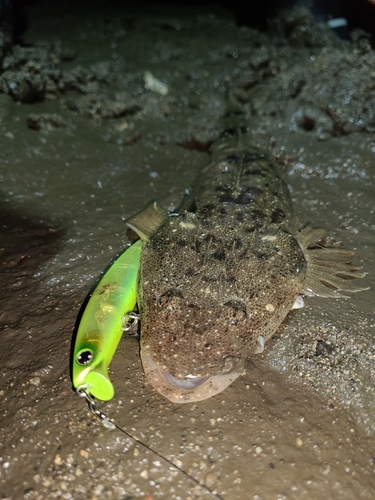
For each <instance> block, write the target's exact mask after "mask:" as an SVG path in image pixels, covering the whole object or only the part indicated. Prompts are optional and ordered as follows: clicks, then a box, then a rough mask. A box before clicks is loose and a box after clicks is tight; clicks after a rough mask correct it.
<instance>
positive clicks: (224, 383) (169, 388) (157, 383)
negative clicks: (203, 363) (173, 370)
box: [141, 351, 241, 403]
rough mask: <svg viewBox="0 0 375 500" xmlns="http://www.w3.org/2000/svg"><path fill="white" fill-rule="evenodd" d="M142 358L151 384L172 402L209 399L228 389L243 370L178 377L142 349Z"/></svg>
mask: <svg viewBox="0 0 375 500" xmlns="http://www.w3.org/2000/svg"><path fill="white" fill-rule="evenodd" d="M141 360H142V365H143V370H144V373H145V375H146V377H147V379H148V380H149V382H150V383H151V385H152V386H153V387H154V389H155V390H156V391H158V392H159V393H160V394H162V395H163V396H164V397H165V398H167V399H169V400H170V401H172V403H192V402H196V401H203V400H205V399H208V398H210V397H212V396H214V395H215V394H218V393H219V392H221V391H223V390H224V389H226V388H227V387H228V386H229V385H231V384H232V382H234V381H235V380H236V379H237V378H238V377H239V376H240V375H241V371H239V372H237V371H233V372H231V373H227V374H224V375H212V376H209V377H194V376H188V377H186V378H185V379H178V378H176V377H173V375H171V374H170V373H168V372H167V371H166V370H164V369H163V368H161V367H160V366H158V364H157V363H156V362H155V361H154V360H153V359H152V358H150V356H148V355H147V354H145V353H144V352H142V351H141Z"/></svg>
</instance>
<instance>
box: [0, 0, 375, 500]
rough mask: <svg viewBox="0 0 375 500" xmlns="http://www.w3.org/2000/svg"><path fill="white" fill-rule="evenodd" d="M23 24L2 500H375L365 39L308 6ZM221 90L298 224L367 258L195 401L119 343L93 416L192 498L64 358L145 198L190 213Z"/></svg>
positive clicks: (122, 10)
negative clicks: (84, 393) (261, 14)
mask: <svg viewBox="0 0 375 500" xmlns="http://www.w3.org/2000/svg"><path fill="white" fill-rule="evenodd" d="M26 18H27V22H28V24H27V29H26V31H25V32H24V34H23V38H22V44H21V45H18V46H15V47H13V49H12V50H10V51H8V53H7V55H6V56H5V58H4V59H3V61H2V70H1V74H0V90H1V93H0V179H1V185H0V193H1V194H0V196H1V199H0V206H1V213H0V217H1V228H0V230H1V236H0V238H1V240H0V247H1V260H0V264H1V268H0V272H1V278H0V279H1V288H0V322H1V346H2V369H1V386H0V400H1V420H0V428H1V430H0V432H1V439H0V441H1V450H0V498H2V499H3V500H5V499H9V500H10V499H11V500H19V499H28V500H31V499H33V500H34V499H54V498H56V499H67V500H69V499H78V498H79V499H90V500H95V499H121V500H125V499H126V500H130V499H135V498H141V499H144V500H152V499H155V500H156V499H158V498H165V499H168V500H169V499H171V500H172V499H175V500H177V499H182V500H188V499H200V498H202V499H203V498H204V499H211V498H212V499H214V498H218V497H217V496H215V493H213V491H216V492H217V495H219V497H220V498H223V499H225V500H240V499H241V500H242V499H249V500H269V499H272V500H284V499H288V500H289V499H299V500H300V499H309V500H314V499H321V498H327V499H336V498H340V499H348V500H351V499H354V498H355V499H371V498H374V491H375V452H374V447H373V440H374V433H375V412H374V407H375V383H374V380H375V367H374V361H375V336H374V324H375V318H374V309H373V304H374V299H375V297H374V284H375V283H374V264H373V256H374V246H375V234H374V230H375V216H374V210H375V198H374V180H375V134H374V132H375V101H374V90H375V88H374V81H375V79H374V78H375V55H374V51H373V50H372V49H371V46H370V44H369V41H368V38H367V37H366V35H365V34H364V33H362V32H354V33H352V40H351V41H343V40H340V39H338V38H336V36H335V35H334V34H333V33H331V32H330V31H329V30H328V29H327V28H326V27H325V26H322V25H317V24H315V22H314V20H313V18H312V17H311V16H310V15H309V14H308V13H307V12H306V11H301V10H294V11H289V12H286V13H280V14H279V15H278V17H277V18H276V19H274V20H273V21H271V22H270V24H269V29H268V31H267V32H260V31H258V30H256V29H252V28H249V27H246V26H242V27H241V26H238V25H237V24H236V23H235V21H234V18H233V17H232V16H231V14H230V13H228V12H226V11H223V10H219V9H216V8H214V7H210V8H188V7H186V8H177V7H175V8H173V7H161V6H157V5H153V6H152V5H149V6H147V7H145V5H140V6H138V7H137V5H136V4H135V5H130V4H127V3H123V4H122V7H120V5H117V6H112V5H111V4H109V3H108V2H94V3H92V2H90V3H88V2H87V3H84V2H81V3H78V4H74V3H69V2H64V3H61V4H57V5H55V6H54V5H53V4H52V2H38V3H36V4H34V5H31V6H30V7H29V8H28V10H27V11H26ZM147 72H149V73H147ZM227 86H229V87H230V88H231V90H232V91H233V93H234V95H235V96H236V98H237V100H238V102H239V103H241V105H242V107H243V109H244V111H245V113H246V117H247V120H248V127H249V133H248V135H249V139H250V140H251V141H252V142H253V143H254V144H256V145H258V146H260V147H263V148H265V149H267V150H268V151H270V152H271V154H273V156H274V157H275V161H277V162H278V163H279V164H280V168H281V169H283V170H284V171H285V172H286V174H287V177H288V183H289V186H290V189H291V193H292V197H293V201H294V207H295V210H296V212H297V214H298V216H299V218H300V220H301V223H302V224H304V223H306V222H309V221H311V222H313V223H314V225H316V226H324V227H326V228H327V229H328V230H329V241H330V242H331V243H332V244H336V245H341V244H342V245H344V246H345V247H348V248H352V249H354V250H355V251H356V255H355V261H354V262H355V263H356V264H357V265H361V266H363V268H364V269H365V270H366V271H367V272H368V275H367V276H366V278H365V279H363V280H362V285H363V286H369V287H370V289H369V290H368V291H365V292H361V293H358V294H354V295H352V296H351V297H350V298H348V299H340V300H335V299H330V300H329V299H319V298H308V299H306V300H305V308H304V309H302V310H300V311H298V312H297V313H296V314H294V315H293V317H291V318H289V321H288V323H287V324H285V325H283V326H282V328H281V329H280V331H279V332H278V333H277V335H275V337H274V338H273V339H272V340H270V341H269V342H268V343H267V345H266V350H265V351H264V353H263V354H262V355H257V356H254V357H253V358H252V359H250V360H249V361H248V363H247V372H246V374H244V375H243V376H242V377H240V378H239V379H238V380H236V382H235V383H233V384H232V386H230V387H229V388H228V389H227V390H225V391H224V392H222V393H221V394H218V395H217V396H215V397H213V398H211V399H209V400H206V401H203V402H201V403H197V404H185V405H176V404H173V403H170V402H168V401H166V400H164V399H163V398H162V396H160V395H159V394H158V393H156V392H155V391H154V390H153V389H152V387H151V386H150V384H149V383H148V382H147V380H146V378H145V376H144V374H143V372H142V368H141V363H140V359H139V350H138V342H137V340H136V339H135V338H132V337H129V336H124V338H123V339H122V340H121V342H120V345H119V348H118V350H117V352H116V355H115V357H114V359H113V362H112V364H111V367H110V375H111V378H112V381H113V383H114V386H115V397H114V399H113V400H112V401H110V402H109V403H102V404H101V405H100V407H101V409H102V411H104V412H105V413H106V414H107V415H108V416H109V417H110V418H111V419H113V420H114V421H115V422H116V424H117V425H118V426H120V427H122V428H124V429H125V430H126V431H127V432H129V433H131V434H132V435H134V436H135V437H136V438H137V439H138V440H139V441H142V442H143V443H144V444H145V445H147V446H148V447H149V448H152V449H153V450H156V451H157V453H159V454H160V455H162V456H164V457H166V458H167V459H168V460H169V461H171V462H173V463H174V464H176V465H177V466H178V467H179V468H180V469H182V470H183V471H185V472H187V473H188V474H190V476H192V477H193V478H195V480H196V481H198V482H199V483H200V484H201V485H202V486H200V485H199V484H197V483H194V481H192V480H191V479H189V477H187V476H186V475H185V474H184V473H183V472H181V470H179V469H176V468H174V467H173V466H172V465H171V463H168V462H166V461H165V460H163V459H162V458H161V457H160V456H159V455H157V454H155V453H153V452H152V451H151V450H150V449H146V448H145V447H143V446H142V445H141V444H140V443H139V442H136V441H134V440H132V439H131V438H129V437H127V436H126V435H125V434H124V433H122V432H121V431H119V430H108V429H106V428H105V427H104V426H103V425H102V423H101V422H100V421H99V420H98V419H97V418H96V417H95V416H94V415H92V414H91V413H90V412H89V411H88V408H87V405H86V404H85V401H84V400H83V399H80V398H79V397H78V396H77V395H76V394H75V393H74V391H73V390H72V386H71V380H70V373H69V361H70V348H71V340H72V334H73V330H74V326H75V322H76V318H77V315H78V313H79V311H80V308H81V306H82V304H83V303H84V300H85V298H86V296H87V294H88V292H89V290H90V288H91V287H92V286H93V284H94V283H95V281H96V280H97V279H98V277H99V276H100V274H101V272H102V271H103V270H104V269H105V268H106V267H107V265H108V264H109V262H110V261H111V259H113V258H114V257H115V256H116V255H118V254H119V253H120V252H121V251H122V250H123V249H124V248H125V247H126V245H127V244H128V243H129V239H128V236H127V234H126V225H125V222H124V221H125V220H126V219H128V218H129V217H130V216H132V215H133V214H135V213H136V212H139V211H140V210H141V209H143V208H144V207H145V206H146V205H147V204H148V203H149V202H150V201H153V200H157V201H158V203H159V204H160V205H161V206H163V207H164V208H166V209H168V210H174V209H176V208H177V207H178V205H179V203H180V201H181V199H182V197H183V195H184V193H185V190H186V189H188V188H189V187H190V186H191V185H192V183H193V180H194V178H195V176H196V174H197V172H199V169H200V168H202V166H203V165H204V164H205V163H207V161H208V159H209V146H210V144H211V143H212V141H214V140H215V139H216V138H217V137H218V136H219V134H220V117H221V116H222V114H223V113H224V110H225V90H226V87H227ZM99 403H100V402H99ZM203 485H205V486H206V487H204V486H203ZM207 488H208V489H210V490H211V492H210V491H209V490H208V489H207Z"/></svg>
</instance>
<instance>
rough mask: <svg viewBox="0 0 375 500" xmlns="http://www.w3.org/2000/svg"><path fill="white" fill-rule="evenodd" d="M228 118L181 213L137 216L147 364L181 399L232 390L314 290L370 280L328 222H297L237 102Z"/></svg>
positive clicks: (348, 287)
mask: <svg viewBox="0 0 375 500" xmlns="http://www.w3.org/2000/svg"><path fill="white" fill-rule="evenodd" d="M223 124H224V126H223V132H222V133H221V135H220V136H219V138H218V139H217V140H216V141H215V142H214V143H213V144H212V146H211V150H210V153H211V158H210V161H209V162H208V164H207V165H206V166H205V167H204V168H203V170H202V171H201V173H200V174H199V175H198V177H197V180H196V182H195V183H194V185H193V187H192V189H191V190H190V193H189V194H188V196H186V197H185V198H184V200H183V201H182V204H181V206H180V208H179V209H178V210H177V213H175V214H171V215H170V216H169V215H168V214H167V213H166V212H163V210H162V209H161V208H160V207H158V206H157V205H156V204H155V203H153V204H152V205H150V206H149V207H147V208H146V209H145V210H144V211H143V212H141V213H140V214H137V215H136V216H135V217H134V218H132V219H130V220H129V221H128V225H129V227H131V228H132V229H133V230H134V231H136V232H137V233H138V235H139V236H140V237H141V238H142V239H143V248H142V252H141V258H140V266H139V272H138V283H137V303H138V309H139V315H140V318H141V334H140V356H141V361H142V365H143V370H144V373H145V375H146V377H147V379H148V381H149V382H150V383H151V385H152V386H153V387H154V389H155V390H156V391H158V392H159V393H160V394H161V395H162V396H164V397H165V398H167V399H168V400H170V401H172V402H173V403H189V402H197V401H202V400H205V399H207V398H210V397H212V396H214V395H215V394H218V393H220V392H221V391H223V390H224V389H226V388H227V387H228V386H229V385H230V384H232V383H233V382H234V381H235V380H236V379H237V378H238V377H239V376H240V375H241V374H242V373H243V372H244V370H245V362H246V360H247V359H248V358H251V356H253V355H256V354H258V353H261V352H262V351H263V350H264V348H265V343H266V342H267V340H268V339H269V338H270V337H271V336H272V335H274V333H275V332H276V331H277V330H278V328H279V327H280V325H281V324H282V323H283V321H284V320H285V318H286V317H287V315H288V313H289V312H290V311H291V310H292V309H298V308H300V307H302V306H303V304H304V301H303V298H304V297H305V296H314V295H315V296H320V297H327V298H341V297H346V296H347V295H346V294H347V292H349V293H350V292H358V291H361V290H365V289H366V288H363V287H359V286H358V285H357V284H356V279H357V278H362V277H363V276H364V275H365V273H364V272H362V270H361V268H360V267H358V266H354V265H353V264H352V258H353V256H354V252H353V251H351V250H347V249H344V248H338V247H331V248H330V247H326V246H324V244H323V240H324V239H325V237H326V235H327V232H326V230H325V229H323V228H314V227H312V226H311V225H306V226H301V225H300V223H299V221H298V219H297V217H296V215H295V213H294V211H293V207H292V202H291V197H290V193H289V189H288V186H287V184H286V182H285V179H284V176H283V173H282V172H281V170H280V168H279V167H278V165H277V164H276V162H275V160H274V159H273V157H272V156H271V155H270V154H269V153H268V152H267V151H265V150H263V149H261V148H259V147H257V146H255V145H253V144H252V143H251V140H250V137H249V134H248V133H247V129H246V122H245V119H244V116H243V113H242V110H241V109H238V107H236V105H234V106H233V105H229V106H228V111H227V113H226V115H225V117H224V119H223ZM244 124H245V125H244ZM151 220H152V221H153V223H151V222H150V221H151Z"/></svg>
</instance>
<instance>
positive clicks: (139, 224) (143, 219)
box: [126, 202, 168, 242]
mask: <svg viewBox="0 0 375 500" xmlns="http://www.w3.org/2000/svg"><path fill="white" fill-rule="evenodd" d="M167 218H168V214H167V212H166V211H165V210H164V209H163V208H161V207H158V205H157V204H156V202H154V203H151V205H149V206H148V207H147V208H145V209H144V210H143V211H142V212H141V213H139V214H137V215H134V217H131V218H130V219H129V220H128V221H127V222H126V224H127V225H128V226H129V227H130V229H132V230H133V231H135V232H136V233H137V234H138V236H139V237H140V238H141V240H142V241H145V242H146V241H148V240H149V239H150V237H151V235H152V234H153V233H154V232H155V231H156V230H157V228H158V227H159V226H160V225H161V224H162V223H163V222H164V221H165V220H166V219H167Z"/></svg>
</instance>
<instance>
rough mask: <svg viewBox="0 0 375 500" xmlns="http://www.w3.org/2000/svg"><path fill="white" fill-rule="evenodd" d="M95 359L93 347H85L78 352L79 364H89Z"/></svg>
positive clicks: (77, 359)
mask: <svg viewBox="0 0 375 500" xmlns="http://www.w3.org/2000/svg"><path fill="white" fill-rule="evenodd" d="M93 359H94V353H93V352H92V350H91V349H83V350H82V351H80V352H79V353H78V354H77V357H76V361H77V363H78V364H79V365H88V364H89V363H91V361H92V360H93Z"/></svg>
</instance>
